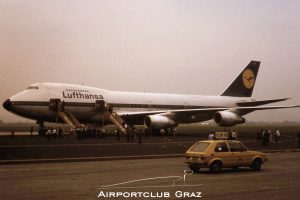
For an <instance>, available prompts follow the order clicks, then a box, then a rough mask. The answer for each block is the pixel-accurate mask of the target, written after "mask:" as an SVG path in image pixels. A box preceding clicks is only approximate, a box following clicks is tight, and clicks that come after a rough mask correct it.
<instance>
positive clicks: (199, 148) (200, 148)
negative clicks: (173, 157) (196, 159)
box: [190, 142, 209, 152]
mask: <svg viewBox="0 0 300 200" xmlns="http://www.w3.org/2000/svg"><path fill="white" fill-rule="evenodd" d="M208 146H209V143H208V142H197V143H196V144H195V145H194V146H193V147H192V148H191V149H190V151H192V152H204V151H205V150H206V149H207V147H208Z"/></svg>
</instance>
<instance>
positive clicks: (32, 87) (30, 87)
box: [27, 86, 39, 90]
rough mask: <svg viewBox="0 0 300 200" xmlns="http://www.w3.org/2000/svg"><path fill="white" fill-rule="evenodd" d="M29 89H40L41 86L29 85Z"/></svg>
mask: <svg viewBox="0 0 300 200" xmlns="http://www.w3.org/2000/svg"><path fill="white" fill-rule="evenodd" d="M27 89H28V90H38V89H39V88H38V87H37V86H29V87H28V88H27Z"/></svg>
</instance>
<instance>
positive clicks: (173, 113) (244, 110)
mask: <svg viewBox="0 0 300 200" xmlns="http://www.w3.org/2000/svg"><path fill="white" fill-rule="evenodd" d="M297 107H300V105H287V106H247V107H232V108H226V107H220V108H201V109H179V110H159V111H147V112H126V113H118V115H120V116H121V117H122V118H124V119H125V120H126V121H127V122H129V123H130V121H134V122H140V123H143V121H144V118H145V117H146V116H148V115H161V116H166V117H168V118H170V119H173V120H175V121H177V122H181V123H182V122H186V121H190V120H191V118H193V117H194V118H196V119H197V121H195V122H201V121H207V120H210V119H212V118H213V116H214V114H215V113H216V112H218V111H225V110H226V111H230V112H233V113H236V114H238V115H240V116H243V115H246V114H248V113H251V112H253V111H255V110H273V109H283V108H297Z"/></svg>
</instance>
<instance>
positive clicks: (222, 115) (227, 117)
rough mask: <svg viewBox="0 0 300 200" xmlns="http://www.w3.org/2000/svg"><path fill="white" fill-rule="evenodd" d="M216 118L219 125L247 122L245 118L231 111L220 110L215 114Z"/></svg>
mask: <svg viewBox="0 0 300 200" xmlns="http://www.w3.org/2000/svg"><path fill="white" fill-rule="evenodd" d="M214 120H215V122H216V123H217V124H218V125H219V126H225V127H228V126H234V125H236V124H242V123H244V122H245V118H243V117H241V116H239V115H237V114H236V113H233V112H230V111H219V112H216V113H215V115H214Z"/></svg>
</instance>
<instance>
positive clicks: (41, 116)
mask: <svg viewBox="0 0 300 200" xmlns="http://www.w3.org/2000/svg"><path fill="white" fill-rule="evenodd" d="M50 99H60V101H61V102H64V107H65V109H66V110H68V111H70V112H72V113H73V115H74V116H75V117H76V118H77V119H78V120H79V121H80V122H82V123H99V124H100V123H102V121H103V119H102V116H103V115H102V114H101V113H99V112H98V111H97V110H95V102H96V101H97V100H104V101H105V102H107V103H108V104H109V105H110V106H111V107H112V108H113V110H114V111H115V112H116V113H118V114H120V115H122V114H123V113H126V114H130V113H135V112H144V111H150V112H151V111H158V110H160V111H161V110H164V111H168V110H179V109H200V108H219V107H224V108H232V107H236V103H237V102H248V101H253V99H252V98H249V97H243V98H241V97H227V96H201V95H181V94H159V93H147V92H120V91H111V90H106V89H99V88H94V87H87V86H81V85H72V84H62V83H36V84H33V85H31V86H30V87H28V88H27V89H26V90H24V91H22V92H20V93H18V94H16V95H14V96H12V97H11V98H10V102H11V107H10V111H11V112H13V113H15V114H17V115H20V116H23V117H26V118H30V119H34V120H41V121H49V122H58V121H59V118H58V117H57V113H56V112H53V111H50V110H49V101H50ZM209 119H211V116H207V117H205V116H199V115H195V116H193V117H191V118H188V119H186V120H183V121H182V122H181V123H193V122H200V121H206V120H209ZM104 120H105V123H108V120H107V119H104ZM131 123H132V124H143V123H144V119H139V120H135V121H134V122H131Z"/></svg>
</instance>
